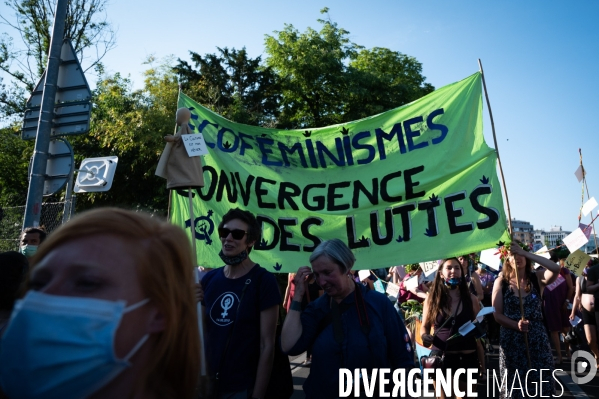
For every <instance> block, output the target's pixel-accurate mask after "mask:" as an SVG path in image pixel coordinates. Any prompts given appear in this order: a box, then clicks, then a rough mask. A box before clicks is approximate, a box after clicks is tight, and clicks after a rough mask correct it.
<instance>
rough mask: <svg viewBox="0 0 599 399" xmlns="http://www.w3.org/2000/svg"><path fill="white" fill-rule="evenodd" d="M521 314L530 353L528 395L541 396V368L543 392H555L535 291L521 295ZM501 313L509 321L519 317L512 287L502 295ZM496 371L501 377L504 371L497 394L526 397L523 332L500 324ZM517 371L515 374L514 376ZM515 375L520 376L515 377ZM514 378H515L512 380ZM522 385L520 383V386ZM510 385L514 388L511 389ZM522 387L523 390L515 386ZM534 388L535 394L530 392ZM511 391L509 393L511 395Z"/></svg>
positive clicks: (550, 393) (546, 342)
mask: <svg viewBox="0 0 599 399" xmlns="http://www.w3.org/2000/svg"><path fill="white" fill-rule="evenodd" d="M522 300H523V303H524V317H525V318H526V320H528V321H530V324H529V327H528V348H529V353H530V363H531V367H530V369H531V370H534V371H531V372H530V373H529V374H528V382H529V383H528V392H529V393H530V394H531V395H530V396H534V397H537V396H538V397H540V396H541V394H540V392H538V390H539V382H540V381H541V375H540V370H541V369H544V370H543V374H542V377H543V384H542V386H541V389H542V392H543V395H545V396H549V395H552V394H555V382H554V379H553V377H552V373H553V355H552V353H551V347H550V346H549V337H548V336H547V332H546V330H545V326H544V325H543V315H542V311H541V299H540V296H539V294H538V292H537V290H536V289H535V288H534V286H533V288H532V291H531V292H530V293H529V294H528V295H527V296H526V297H524V298H522ZM503 314H504V315H505V316H506V317H509V318H510V319H512V320H519V319H520V315H521V313H520V300H519V298H518V294H517V293H514V292H513V291H512V290H511V289H507V291H506V292H505V294H504V296H503ZM499 370H500V373H501V377H503V376H504V375H505V373H506V372H507V387H506V386H505V385H504V386H503V388H502V390H501V394H500V397H501V398H502V399H506V398H526V397H529V395H527V394H526V387H525V381H526V380H527V378H526V373H527V372H528V370H529V369H528V363H527V359H526V345H525V343H524V334H523V333H521V332H519V331H516V330H512V329H511V328H506V327H504V326H501V332H500V336H499ZM516 371H517V372H518V375H517V376H516ZM518 377H520V378H519V379H518ZM514 379H516V381H514ZM520 384H521V385H520ZM512 386H513V388H514V389H512ZM520 387H521V388H522V390H520V389H518V388H520ZM535 391H537V393H536V395H533V392H535ZM510 393H511V396H510Z"/></svg>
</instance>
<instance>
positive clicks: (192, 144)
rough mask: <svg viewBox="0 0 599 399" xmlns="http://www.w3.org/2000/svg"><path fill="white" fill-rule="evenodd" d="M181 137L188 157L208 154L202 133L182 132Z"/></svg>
mask: <svg viewBox="0 0 599 399" xmlns="http://www.w3.org/2000/svg"><path fill="white" fill-rule="evenodd" d="M181 138H182V139H183V144H184V145H185V150H187V155H189V156H190V157H199V156H200V155H206V154H208V149H207V148H206V142H205V141H204V136H202V133H198V134H184V135H182V136H181Z"/></svg>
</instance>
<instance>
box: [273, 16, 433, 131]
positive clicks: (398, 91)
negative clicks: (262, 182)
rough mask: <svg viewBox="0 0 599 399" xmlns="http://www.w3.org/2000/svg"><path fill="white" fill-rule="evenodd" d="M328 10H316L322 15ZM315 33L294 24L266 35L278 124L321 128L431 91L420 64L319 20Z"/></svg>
mask: <svg viewBox="0 0 599 399" xmlns="http://www.w3.org/2000/svg"><path fill="white" fill-rule="evenodd" d="M327 12H328V9H327V8H324V9H323V10H321V13H323V14H326V13H327ZM318 22H319V23H320V24H321V25H322V27H321V30H320V31H319V32H317V31H316V30H314V29H312V28H308V29H307V30H306V32H304V33H300V32H299V31H298V30H297V29H295V28H294V27H293V25H285V29H284V30H283V31H280V32H275V34H276V36H270V35H267V36H266V53H267V55H268V56H267V58H266V64H267V65H268V66H270V67H272V68H273V70H274V71H275V72H276V73H277V75H278V76H279V79H280V85H281V88H282V94H283V99H282V103H281V105H282V110H281V115H280V116H279V121H278V125H279V126H280V127H288V128H302V127H309V126H314V127H320V126H327V125H331V124H336V123H342V122H348V121H352V120H355V119H359V118H363V117H366V116H370V115H374V114H378V113H380V112H383V111H387V110H389V109H392V108H395V107H398V106H400V105H403V104H406V103H408V102H411V101H414V100H416V99H417V98H420V97H422V96H423V95H426V94H428V93H430V92H432V91H433V90H434V87H433V86H431V85H430V84H428V83H424V80H425V78H424V76H422V74H421V72H422V65H421V64H420V63H419V62H418V61H417V60H416V59H415V58H413V57H409V56H406V55H404V54H401V53H399V52H395V51H391V50H389V49H386V48H379V47H375V48H373V49H371V50H369V49H365V48H364V47H363V46H360V45H357V44H355V43H352V42H351V41H350V40H349V32H348V31H347V30H345V29H343V28H339V27H338V26H337V24H336V23H334V22H332V21H331V20H330V19H329V20H323V19H319V20H318Z"/></svg>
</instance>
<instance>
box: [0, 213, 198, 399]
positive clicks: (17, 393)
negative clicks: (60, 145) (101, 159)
mask: <svg viewBox="0 0 599 399" xmlns="http://www.w3.org/2000/svg"><path fill="white" fill-rule="evenodd" d="M193 272H195V270H194V262H193V261H192V256H191V249H190V245H189V239H188V237H187V236H186V235H185V233H184V232H183V231H182V230H181V229H180V228H178V227H176V226H173V225H171V224H169V223H166V222H163V221H160V220H157V218H151V217H150V216H148V215H145V214H143V213H136V212H131V211H126V210H121V209H116V208H104V209H97V210H92V211H89V212H85V213H83V214H81V215H80V216H78V217H76V218H74V219H73V220H72V221H70V222H69V223H67V224H65V225H63V226H62V227H61V228H59V229H58V230H57V231H56V232H54V233H53V234H52V235H50V236H49V237H48V239H47V240H46V241H45V242H44V243H43V244H42V245H41V246H40V247H39V250H38V252H37V253H36V255H35V256H34V257H33V258H32V267H31V274H30V280H29V283H28V290H27V292H26V294H25V296H24V298H23V299H21V300H19V301H18V302H17V304H16V305H15V310H14V311H13V314H12V316H11V320H10V323H9V325H8V327H7V328H6V332H5V334H4V336H3V338H2V344H1V348H2V351H1V352H0V380H1V384H2V389H3V390H4V392H5V393H6V394H7V396H8V397H15V398H16V397H18V398H38V399H39V398H42V399H43V398H58V397H60V398H92V399H94V398H177V399H178V398H192V397H193V396H194V392H195V389H196V385H197V381H198V375H199V357H200V343H199V338H198V336H199V334H198V327H197V323H198V319H197V313H196V303H195V300H194V295H193V287H194V286H193V274H192V273H193Z"/></svg>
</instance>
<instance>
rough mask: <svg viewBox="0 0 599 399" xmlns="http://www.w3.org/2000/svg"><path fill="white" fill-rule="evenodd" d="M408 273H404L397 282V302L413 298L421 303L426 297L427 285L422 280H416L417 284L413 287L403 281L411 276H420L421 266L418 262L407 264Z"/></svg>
mask: <svg viewBox="0 0 599 399" xmlns="http://www.w3.org/2000/svg"><path fill="white" fill-rule="evenodd" d="M407 271H408V274H406V275H405V276H404V278H403V280H402V281H401V282H400V283H399V297H398V298H397V303H399V304H402V303H404V302H406V301H409V300H410V299H415V300H417V301H418V302H420V303H422V302H424V300H425V299H426V296H427V294H428V291H429V289H428V286H427V285H426V284H425V283H424V282H420V281H418V284H417V285H416V286H413V287H407V288H406V286H405V283H406V281H407V280H408V279H410V278H412V277H416V278H418V279H420V278H421V276H422V268H421V267H420V265H419V264H418V263H414V264H412V265H408V266H407Z"/></svg>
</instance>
